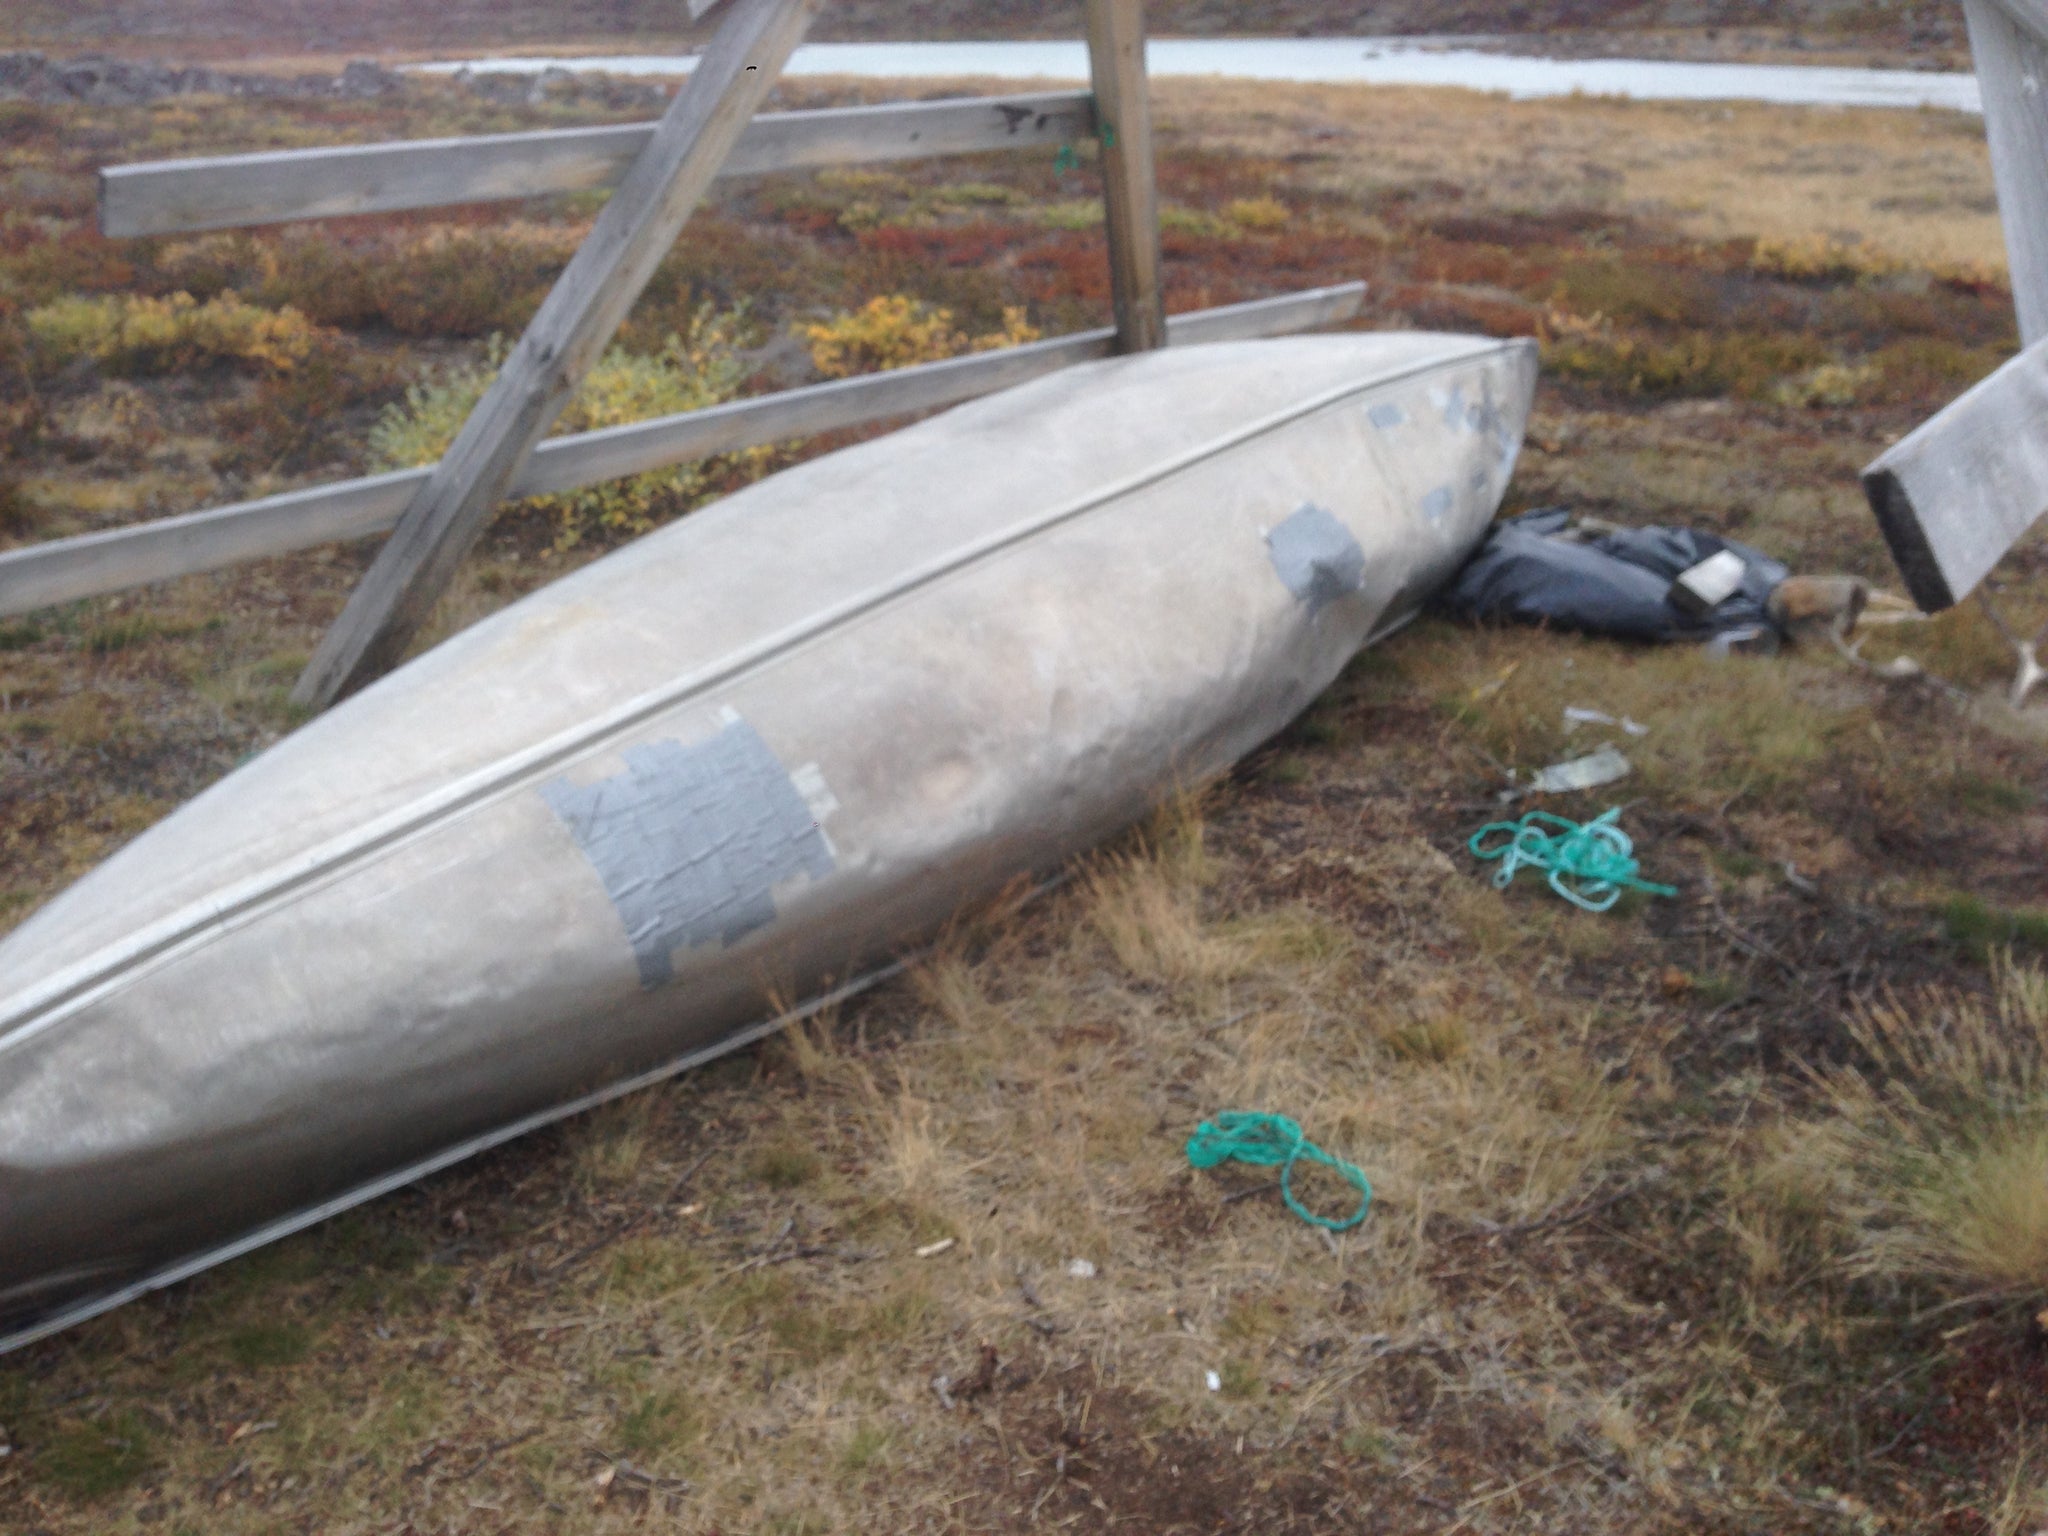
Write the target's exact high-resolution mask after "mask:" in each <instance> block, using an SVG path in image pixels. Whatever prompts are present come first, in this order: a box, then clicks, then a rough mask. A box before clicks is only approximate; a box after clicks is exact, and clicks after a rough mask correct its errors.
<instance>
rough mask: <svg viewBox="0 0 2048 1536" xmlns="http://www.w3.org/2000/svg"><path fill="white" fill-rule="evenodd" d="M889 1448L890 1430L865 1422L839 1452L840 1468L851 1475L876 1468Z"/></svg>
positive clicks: (858, 1474)
mask: <svg viewBox="0 0 2048 1536" xmlns="http://www.w3.org/2000/svg"><path fill="white" fill-rule="evenodd" d="M888 1449H889V1432H888V1431H887V1430H886V1429H883V1428H882V1427H881V1426H880V1425H877V1424H863V1425H861V1427H860V1428H859V1429H856V1430H855V1431H854V1432H853V1438H852V1439H851V1440H848V1441H847V1442H846V1449H845V1450H843V1451H841V1452H840V1453H839V1468H840V1470H841V1471H842V1472H844V1473H846V1474H847V1476H849V1477H859V1476H860V1475H861V1474H862V1473H864V1472H869V1471H872V1470H874V1468H875V1467H877V1466H879V1465H880V1464H881V1462H882V1459H883V1455H884V1453H885V1452H886V1451H887V1450H888Z"/></svg>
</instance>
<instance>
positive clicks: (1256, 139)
mask: <svg viewBox="0 0 2048 1536" xmlns="http://www.w3.org/2000/svg"><path fill="white" fill-rule="evenodd" d="M1155 93H1156V96H1157V99H1158V103H1159V105H1158V108H1157V111H1158V117H1159V122H1160V125H1161V132H1162V134H1163V135H1164V136H1165V139H1166V142H1168V143H1170V144H1173V145H1174V146H1175V147H1177V148H1186V149H1203V150H1211V151H1228V152H1230V153H1234V154H1244V155H1258V156H1266V157H1270V158H1271V159H1274V160H1279V159H1282V158H1283V157H1285V156H1289V155H1297V154H1300V153H1301V152H1302V149H1303V146H1304V144H1307V145H1309V146H1311V148H1310V151H1309V152H1310V153H1311V154H1312V155H1313V156H1314V159H1313V160H1311V161H1310V162H1309V164H1308V165H1307V166H1306V167H1305V169H1304V170H1302V171H1301V172H1299V173H1297V175H1296V176H1295V177H1292V178H1290V179H1291V180H1293V181H1294V183H1295V185H1297V186H1298V187H1300V188H1302V189H1304V190H1307V191H1311V192H1313V193H1316V194H1319V195H1322V196H1326V197H1330V198H1333V199H1335V200H1337V201H1338V202H1340V203H1346V204H1350V205H1352V206H1359V205H1361V204H1363V205H1364V206H1366V207H1367V208H1370V207H1371V206H1372V205H1373V204H1374V203H1376V202H1379V201H1381V200H1382V199H1383V198H1385V196H1386V195H1387V194H1389V193H1396V194H1399V193H1401V192H1404V191H1407V190H1408V189H1412V188H1416V187H1419V186H1428V185H1431V184H1435V185H1437V186H1443V187H1449V188H1455V189H1457V195H1459V196H1460V197H1461V198H1462V199H1463V200H1464V201H1466V202H1468V203H1471V204H1474V205H1480V206H1486V207H1492V208H1510V209H1524V210H1537V209H1543V208H1554V207H1571V208H1599V209H1606V210H1611V211H1613V212H1617V213H1630V214H1635V215H1638V216H1645V215H1647V216H1652V217H1657V218H1660V219H1669V220H1671V221H1673V222H1675V223H1676V224H1677V225H1678V227H1679V228H1681V229H1682V230H1684V231H1685V232H1686V233H1687V234H1688V235H1690V236H1692V237H1693V238H1695V239H1698V240H1703V241H1719V240H1727V239H1740V238H1745V237H1746V238H1752V239H1754V238H1762V239H1766V240H1772V241H1778V242H1784V243H1786V244H1792V243H1804V242H1807V241H1811V240H1812V239H1813V238H1814V237H1815V236H1816V235H1818V236H1819V237H1820V238H1821V239H1823V240H1825V241H1828V242H1831V243H1832V244H1833V245H1835V246H1837V247H1857V248H1864V249H1868V250H1874V251H1879V252H1883V253H1886V255H1887V256H1888V257H1890V258H1892V259H1903V260H1906V261H1911V262H1917V263H1920V264H1922V265H1924V266H1938V267H1946V266H1953V267H1956V268H1958V269H1967V268H1970V267H1972V266H1976V265H1982V266H1984V267H1985V268H1987V269H1989V270H1991V271H1993V272H2003V271H2004V268H2005V246H2004V242H2003V240H2002V239H2001V237H2000V233H1999V225H1998V209H1997V201H1996V197H1995V194H1994V193H1993V191H1992V187H1991V165H1990V159H1989V157H1988V155H1987V154H1986V151H1985V147H1984V135H1983V128H1982V125H1981V124H1980V123H1979V122H1977V121H1975V120H1973V119H1969V118H1965V117H1961V116H1959V115H1956V114H1951V113H1943V112H1815V111H1810V110H1806V109H1803V108H1788V107H1773V106H1766V105H1762V104H1758V103H1743V102H1728V103H1719V102H1716V103H1711V104H1698V103H1678V102H1661V103H1656V102H1622V101H1615V100H1611V99H1603V98H1581V99H1573V100H1566V101H1542V102H1514V101H1506V100H1503V99H1501V98H1500V97H1497V96H1488V95H1485V94H1482V93H1479V92H1468V91H1447V90H1437V89H1422V88H1415V89H1391V88H1362V87H1356V86H1294V87H1290V88H1289V89H1288V90H1287V91H1286V93H1285V94H1284V96H1282V95H1280V94H1279V93H1276V92H1274V91H1272V90H1270V89H1268V88H1267V87H1264V86H1260V85H1253V84H1248V83H1247V84H1234V83H1214V82H1199V81H1185V80H1161V81H1159V82H1158V84H1157V85H1156V87H1155Z"/></svg>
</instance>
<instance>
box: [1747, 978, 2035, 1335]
mask: <svg viewBox="0 0 2048 1536" xmlns="http://www.w3.org/2000/svg"><path fill="white" fill-rule="evenodd" d="M1854 1033H1855V1038H1856V1040H1857V1042H1858V1044H1859V1045H1860V1046H1861V1047H1862V1049H1863V1052H1864V1054H1865V1056H1866V1058H1867V1062H1868V1065H1867V1066H1864V1067H1860V1068H1842V1069H1838V1070H1835V1071H1832V1072H1829V1073H1827V1074H1825V1075H1824V1077H1823V1078H1822V1089H1823V1093H1822V1105H1823V1113H1821V1114H1819V1115H1817V1116H1811V1117H1806V1118H1802V1119H1799V1120H1797V1121H1794V1122H1792V1123H1791V1124H1790V1125H1788V1126H1787V1128H1786V1129H1784V1130H1783V1131H1782V1132H1780V1133H1779V1135H1778V1137H1777V1140H1776V1143H1775V1152H1774V1154H1773V1155H1772V1156H1770V1157H1767V1158H1766V1159H1764V1160H1763V1161H1762V1162H1761V1163H1760V1164H1759V1165H1758V1167H1757V1168H1756V1169H1755V1170H1754V1171H1752V1172H1751V1173H1750V1174H1749V1175H1748V1179H1749V1186H1748V1187H1749V1193H1750V1196H1751V1200H1750V1203H1749V1205H1748V1206H1746V1207H1745V1206H1744V1205H1742V1204H1741V1203H1740V1202H1738V1206H1737V1208H1736V1212H1735V1214H1734V1216H1733V1218H1732V1220H1733V1222H1734V1225H1735V1231H1736V1235H1737V1238H1738V1241H1739V1242H1740V1243H1741V1245H1742V1247H1743V1250H1744V1253H1745V1256H1746V1258H1747V1260H1748V1262H1749V1265H1750V1270H1751V1275H1752V1278H1753V1279H1755V1280H1757V1281H1760V1282H1761V1281H1770V1280H1776V1279H1780V1278H1782V1277H1784V1276H1785V1274H1786V1273H1787V1271H1788V1270H1791V1269H1795V1268H1799V1267H1807V1268H1814V1267H1818V1268H1820V1269H1823V1270H1825V1269H1826V1268H1828V1267H1830V1266H1836V1267H1838V1268H1839V1269H1840V1271H1841V1272H1842V1273H1846V1274H1850V1275H1854V1276H1859V1277H1862V1278H1864V1279H1866V1280H1870V1281H1875V1282H1879V1283H1886V1284H1892V1285H1899V1284H1909V1285H1910V1284H1921V1283H1931V1284H1933V1285H1935V1286H1938V1287H1944V1288H1947V1289H1949V1290H1951V1291H1957V1290H1960V1291H1961V1292H1963V1293H1969V1292H1973V1291H1981V1290H1993V1291H2017V1292H2019V1293H2020V1294H2022V1295H2038V1294H2040V1293H2042V1292H2043V1291H2044V1290H2048V976H2044V975H2043V973H2042V972H2041V971H2039V970H2036V969H2031V968H2028V967H2025V966H2019V965H2015V964H2013V963H2011V962H2010V961H2001V962H1999V963H1998V965H1997V967H1996V969H1995V973H1994V979H1993V993H1992V997H1991V999H1990V1000H1989V1001H1988V1002H1987V1001H1984V1000H1981V999H1979V998H1975V997H1970V996H1965V995H1958V994H1955V993H1952V992H1946V991H1939V990H1931V989H1930V990H1925V991H1922V992H1919V993H1917V994H1915V995H1913V996H1911V997H1895V998H1891V999H1887V1000H1885V1001H1883V1002H1879V1003H1872V1004H1870V1005H1867V1006H1866V1007H1864V1008H1863V1009H1862V1010H1861V1011H1860V1012H1859V1013H1858V1015H1857V1017H1856V1019H1855V1021H1854Z"/></svg>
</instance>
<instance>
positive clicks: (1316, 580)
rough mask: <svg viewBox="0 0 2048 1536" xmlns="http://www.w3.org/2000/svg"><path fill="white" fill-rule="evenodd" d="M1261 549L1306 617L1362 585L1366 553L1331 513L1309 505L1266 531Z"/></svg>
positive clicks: (1348, 530)
mask: <svg viewBox="0 0 2048 1536" xmlns="http://www.w3.org/2000/svg"><path fill="white" fill-rule="evenodd" d="M1266 547H1267V549H1268V551H1269V552H1270V553H1271V555H1272V557H1273V569H1274V570H1275V571H1277V572H1278V573H1279V575H1280V579H1281V581H1283V582H1284V583H1286V585H1287V590H1288V591H1290V592H1292V593H1293V594H1294V595H1295V596H1296V597H1298V598H1300V599H1301V601H1303V602H1304V603H1306V604H1308V607H1309V612H1311V613H1313V612H1315V611H1316V610H1317V609H1319V608H1321V607H1322V606H1323V604H1325V603H1329V602H1334V601H1335V600H1336V599H1338V598H1340V597H1344V596H1347V595H1348V594H1350V593H1353V592H1356V591H1357V590H1358V589H1359V588H1361V587H1363V586H1364V585H1365V551H1364V550H1363V549H1361V548H1360V547H1359V544H1358V540H1357V539H1356V538H1355V537H1354V536H1353V535H1352V532H1351V530H1350V529H1349V528H1346V527H1345V526H1344V524H1343V523H1342V522H1341V521H1339V519H1338V518H1337V516H1336V514H1335V513H1333V512H1330V511H1327V510H1326V509H1324V508H1322V507H1319V506H1317V505H1316V504H1315V503H1314V502H1312V501H1310V502H1304V503H1302V506H1301V509H1300V510H1299V511H1298V512H1296V513H1295V514H1294V515H1293V516H1292V517H1290V518H1288V519H1287V521H1286V522H1284V523H1282V524H1280V526H1279V527H1277V528H1274V529H1271V530H1270V531H1269V532H1268V533H1267V534H1266Z"/></svg>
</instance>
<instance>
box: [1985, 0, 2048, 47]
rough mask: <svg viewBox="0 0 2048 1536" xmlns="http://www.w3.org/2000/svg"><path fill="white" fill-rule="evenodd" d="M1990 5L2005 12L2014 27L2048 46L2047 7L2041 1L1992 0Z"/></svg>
mask: <svg viewBox="0 0 2048 1536" xmlns="http://www.w3.org/2000/svg"><path fill="white" fill-rule="evenodd" d="M1992 4H1994V5H1995V6H1997V7H1998V9H1999V10H2001V11H2003V12H2005V14H2006V15H2007V16H2008V17H2010V18H2011V19H2012V21H2013V23H2014V25H2016V26H2018V27H2021V28H2022V29H2024V30H2025V31H2026V32H2028V33H2030V34H2031V35H2032V36H2033V37H2034V38H2036V39H2037V40H2038V41H2040V42H2042V43H2044V44H2048V5H2044V4H2043V3H2042V0H1992Z"/></svg>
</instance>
